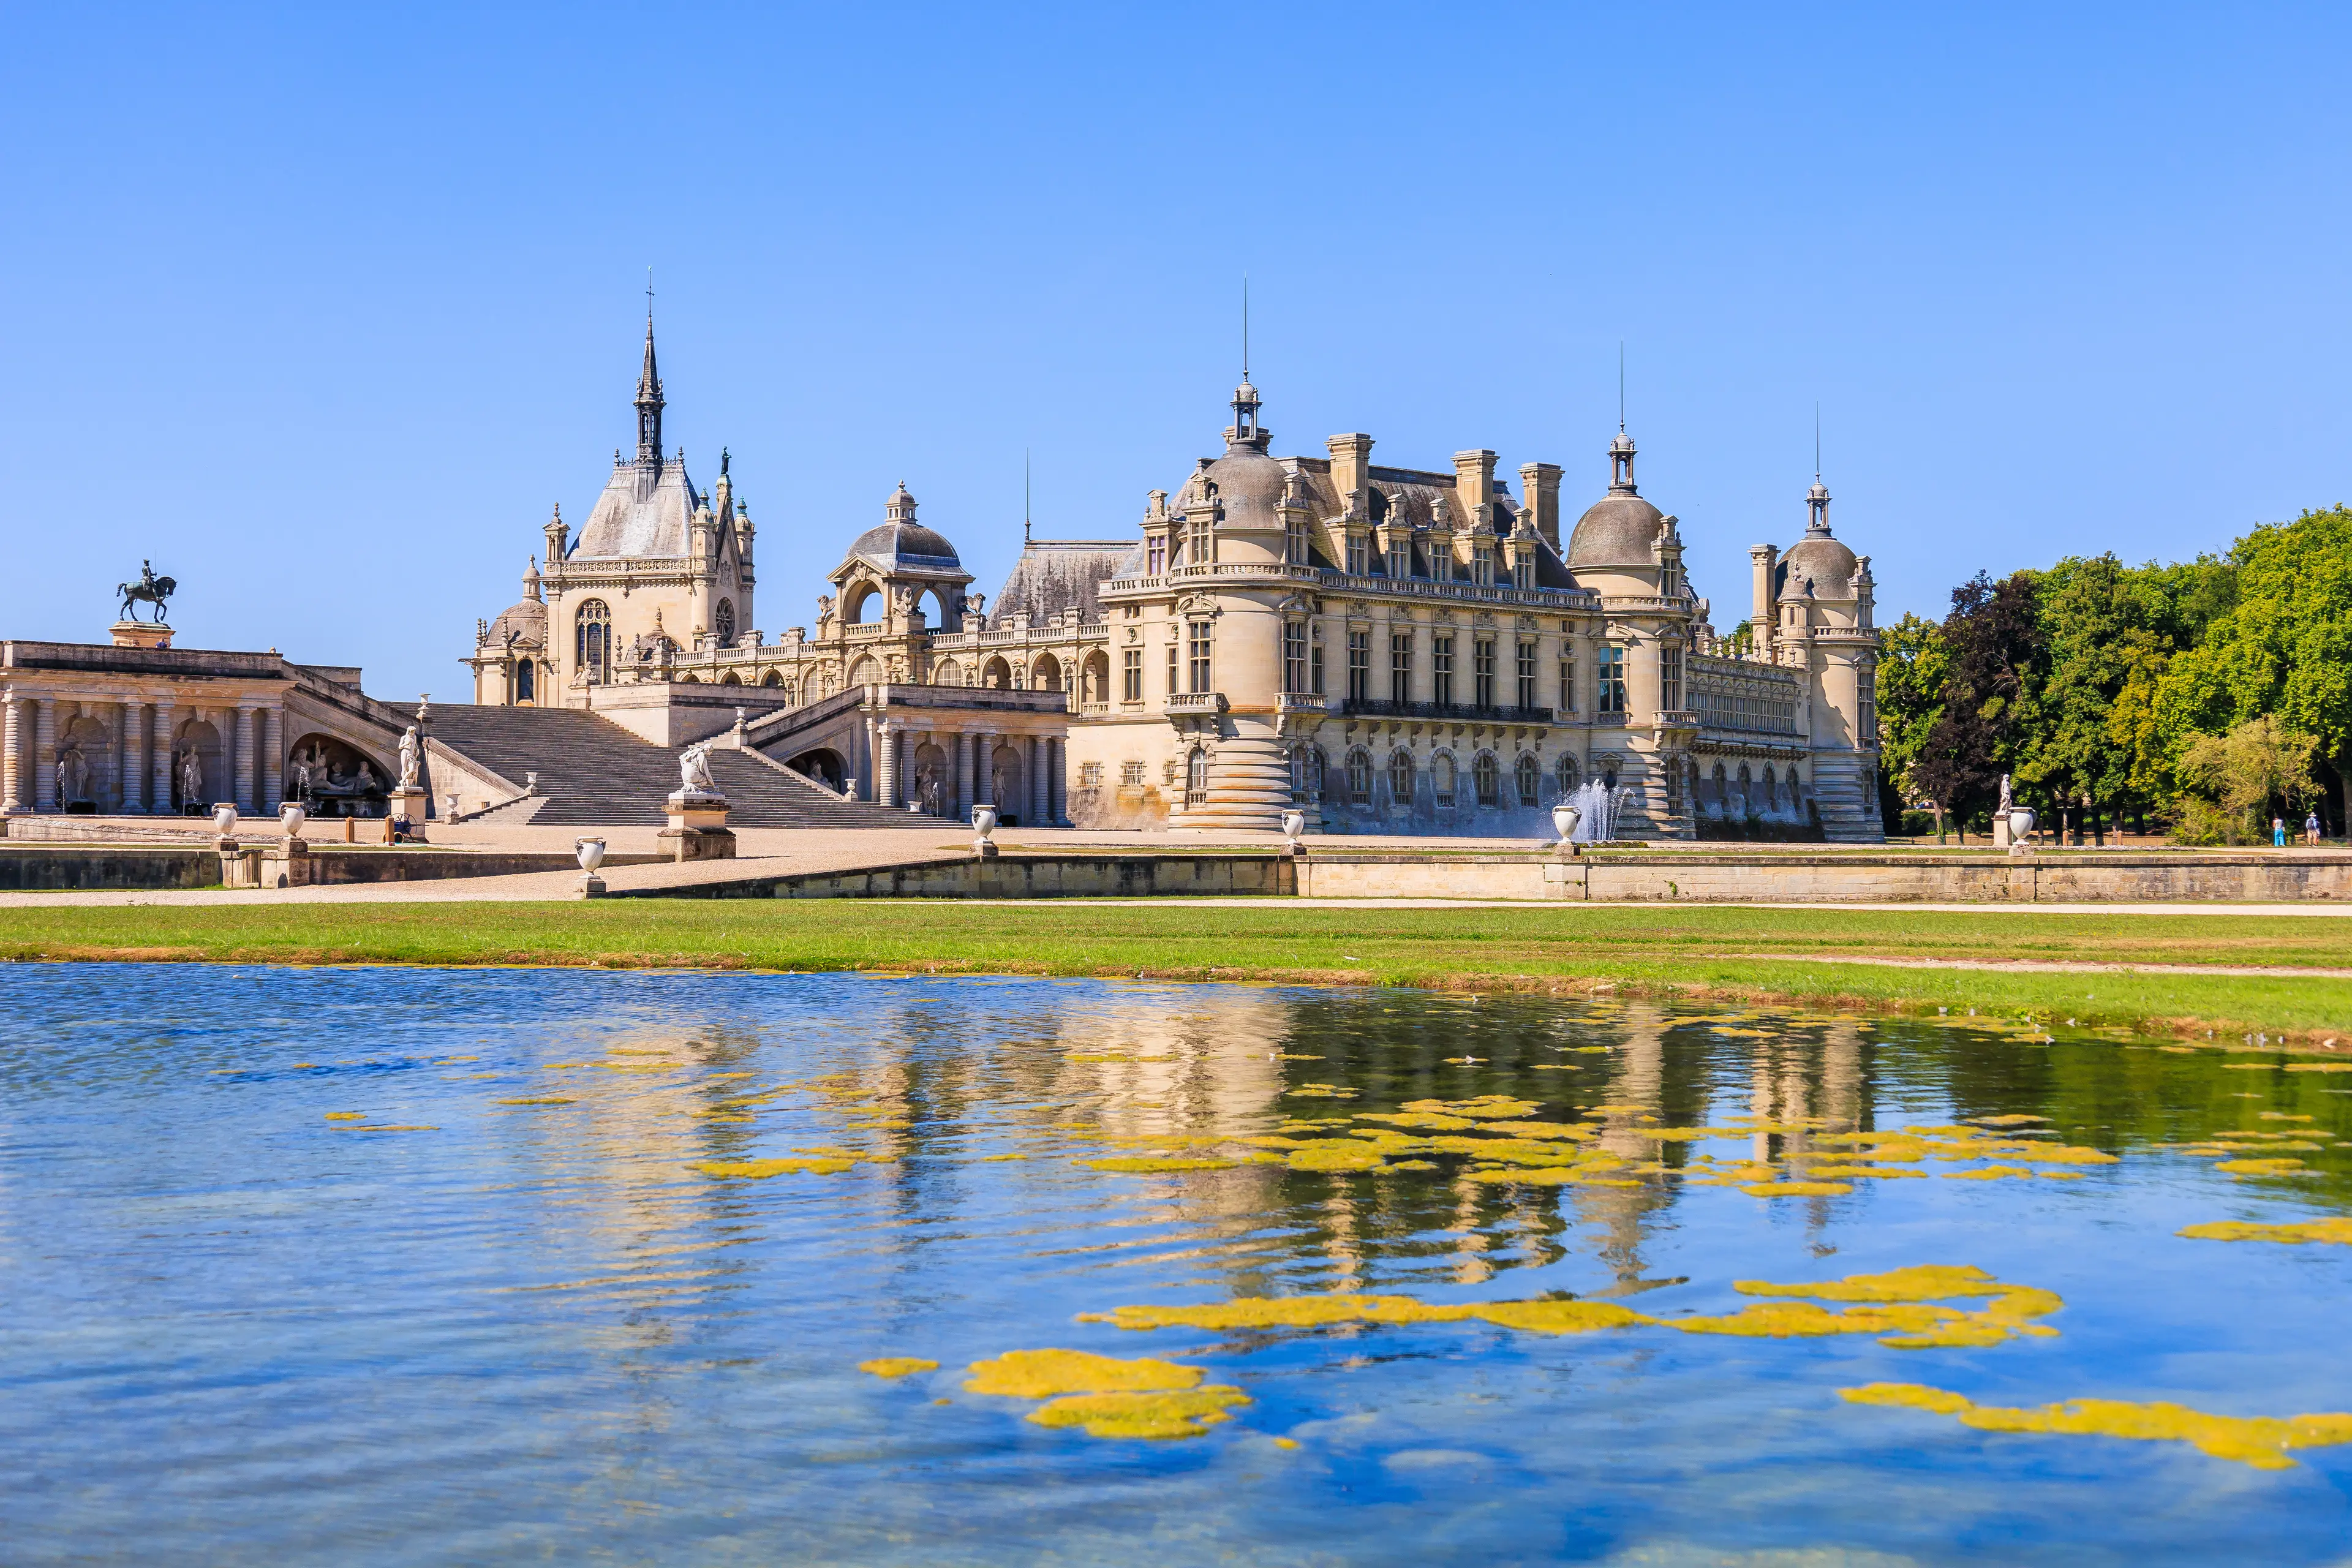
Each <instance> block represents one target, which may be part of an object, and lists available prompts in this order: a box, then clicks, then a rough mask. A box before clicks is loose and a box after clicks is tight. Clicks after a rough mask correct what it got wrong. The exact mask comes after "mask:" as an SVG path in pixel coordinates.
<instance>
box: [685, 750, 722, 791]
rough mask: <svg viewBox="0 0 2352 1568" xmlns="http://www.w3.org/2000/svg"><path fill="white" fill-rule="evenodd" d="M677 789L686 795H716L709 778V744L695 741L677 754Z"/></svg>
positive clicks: (714, 786)
mask: <svg viewBox="0 0 2352 1568" xmlns="http://www.w3.org/2000/svg"><path fill="white" fill-rule="evenodd" d="M677 781H678V788H679V789H680V790H681V791H683V792H685V793H686V794H688V795H697V794H700V795H717V794H718V793H719V785H718V784H716V783H714V782H713V781H712V779H711V777H710V742H708V741H697V742H695V743H694V744H693V745H691V746H688V748H687V749H686V750H684V751H683V752H679V753H678V754H677Z"/></svg>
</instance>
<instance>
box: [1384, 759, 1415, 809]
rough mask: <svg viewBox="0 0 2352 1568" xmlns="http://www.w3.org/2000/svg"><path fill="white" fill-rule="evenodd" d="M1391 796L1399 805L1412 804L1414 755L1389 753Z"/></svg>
mask: <svg viewBox="0 0 2352 1568" xmlns="http://www.w3.org/2000/svg"><path fill="white" fill-rule="evenodd" d="M1389 795H1390V798H1391V799H1392V800H1394V801H1395V802H1396V804H1397V805H1412V752H1390V753H1389Z"/></svg>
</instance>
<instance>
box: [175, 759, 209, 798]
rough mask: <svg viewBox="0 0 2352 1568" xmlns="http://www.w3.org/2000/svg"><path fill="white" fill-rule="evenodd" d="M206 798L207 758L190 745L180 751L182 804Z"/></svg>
mask: <svg viewBox="0 0 2352 1568" xmlns="http://www.w3.org/2000/svg"><path fill="white" fill-rule="evenodd" d="M204 798H205V759H204V758H203V757H202V756H200V755H198V754H197V752H196V749H195V748H194V746H190V747H189V748H188V749H187V750H186V751H184V752H181V753H180V804H181V805H197V804H198V803H200V802H201V801H203V799H204Z"/></svg>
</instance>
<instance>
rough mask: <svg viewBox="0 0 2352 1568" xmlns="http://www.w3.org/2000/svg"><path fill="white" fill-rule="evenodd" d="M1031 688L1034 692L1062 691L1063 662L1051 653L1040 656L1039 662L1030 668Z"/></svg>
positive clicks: (1038, 657)
mask: <svg viewBox="0 0 2352 1568" xmlns="http://www.w3.org/2000/svg"><path fill="white" fill-rule="evenodd" d="M1029 688H1030V689H1031V690H1033V691H1059V690H1060V689H1062V661H1061V660H1060V659H1058V658H1055V657H1054V656H1053V655H1052V654H1050V653H1041V654H1039V655H1038V656H1037V662H1036V663H1035V664H1034V665H1032V666H1030V669H1029Z"/></svg>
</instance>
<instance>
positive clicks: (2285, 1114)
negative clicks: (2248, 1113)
mask: <svg viewBox="0 0 2352 1568" xmlns="http://www.w3.org/2000/svg"><path fill="white" fill-rule="evenodd" d="M2256 1120H2258V1121H2315V1120H2316V1119H2315V1118H2314V1117H2309V1116H2297V1115H2296V1114H2295V1113H2294V1112H2293V1111H2291V1110H2263V1111H2258V1112H2256Z"/></svg>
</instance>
